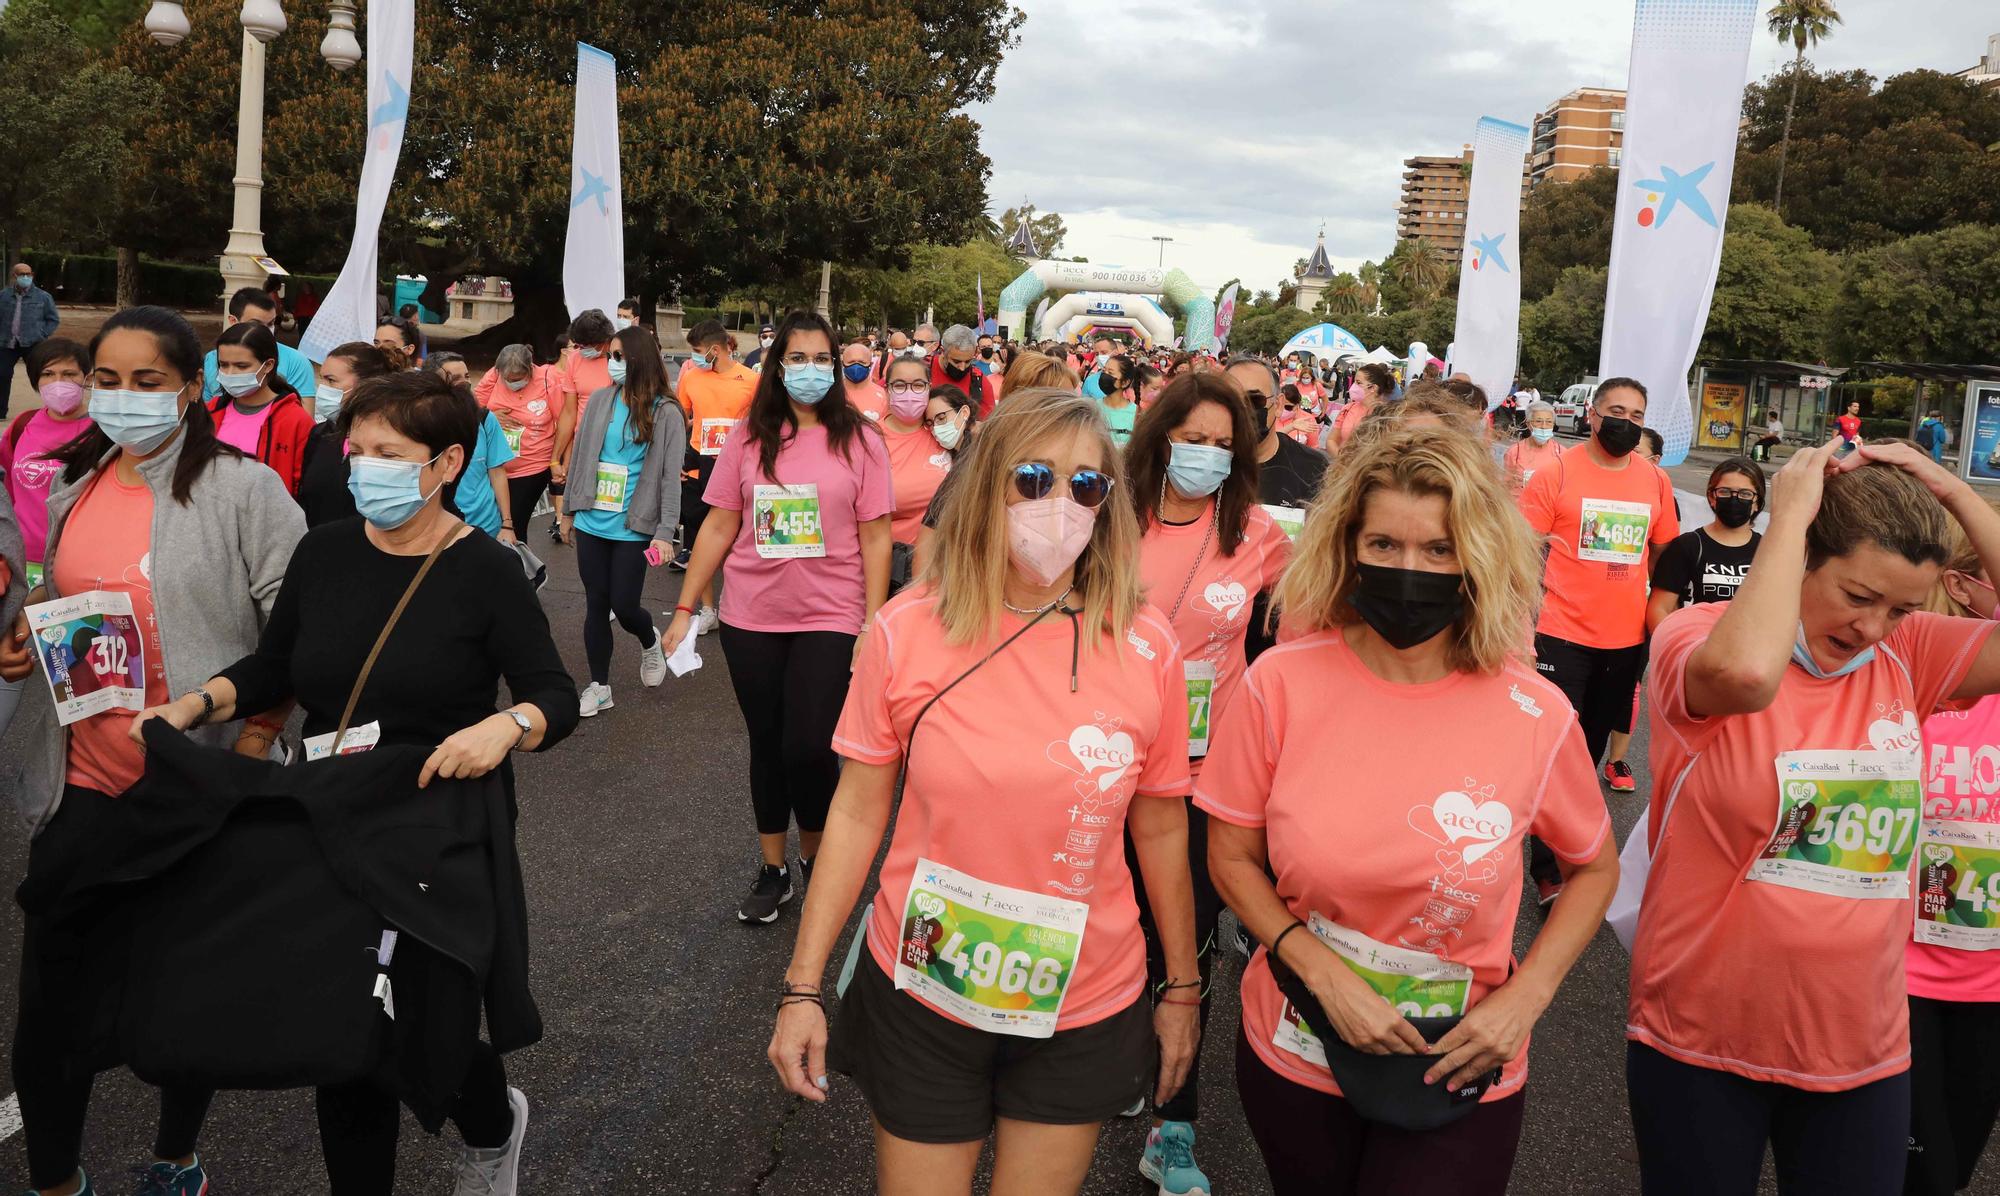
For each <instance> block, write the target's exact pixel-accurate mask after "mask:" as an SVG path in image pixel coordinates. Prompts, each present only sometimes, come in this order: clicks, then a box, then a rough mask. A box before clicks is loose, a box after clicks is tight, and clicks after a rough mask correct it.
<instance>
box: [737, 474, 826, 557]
mask: <svg viewBox="0 0 2000 1196" xmlns="http://www.w3.org/2000/svg"><path fill="white" fill-rule="evenodd" d="M750 499H751V506H752V508H753V509H752V511H751V520H752V527H754V528H755V530H756V535H757V555H758V556H761V557H787V556H825V555H826V535H825V531H824V529H823V528H822V526H821V524H820V512H819V486H818V485H816V484H814V483H811V482H807V483H805V484H804V485H799V486H758V487H757V488H756V489H755V490H754V491H752V493H751V495H750Z"/></svg>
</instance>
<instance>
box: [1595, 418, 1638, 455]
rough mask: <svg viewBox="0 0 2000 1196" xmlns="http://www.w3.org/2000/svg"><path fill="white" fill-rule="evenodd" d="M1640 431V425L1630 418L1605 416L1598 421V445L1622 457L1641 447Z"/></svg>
mask: <svg viewBox="0 0 2000 1196" xmlns="http://www.w3.org/2000/svg"><path fill="white" fill-rule="evenodd" d="M1639 431H1640V428H1639V425H1638V424H1636V423H1633V422H1632V421H1631V420H1629V419H1615V418H1613V417H1611V416H1609V415H1606V416H1603V417H1601V418H1599V419H1598V421H1597V447H1599V448H1601V449H1603V450H1604V451H1605V452H1607V453H1610V454H1611V455H1612V456H1614V457H1622V456H1624V455H1625V454H1626V453H1629V452H1631V451H1632V450H1633V449H1635V448H1638V447H1639Z"/></svg>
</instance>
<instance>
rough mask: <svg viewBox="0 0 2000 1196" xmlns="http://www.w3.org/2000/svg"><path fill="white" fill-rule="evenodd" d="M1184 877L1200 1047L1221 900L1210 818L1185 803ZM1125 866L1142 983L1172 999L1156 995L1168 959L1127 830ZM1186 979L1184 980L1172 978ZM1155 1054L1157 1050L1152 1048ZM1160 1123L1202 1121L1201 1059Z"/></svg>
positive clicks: (1182, 993)
mask: <svg viewBox="0 0 2000 1196" xmlns="http://www.w3.org/2000/svg"><path fill="white" fill-rule="evenodd" d="M1137 800H1139V801H1164V800H1166V799H1164V798H1157V797H1145V798H1139V799H1137ZM1187 817H1188V830H1187V844H1188V872H1189V873H1190V874H1191V875H1192V877H1193V879H1194V948H1195V953H1196V955H1195V963H1196V965H1197V967H1198V968H1199V969H1200V973H1201V1028H1202V1041H1204V1042H1206V1041H1207V1033H1208V1007H1209V1003H1210V997H1211V995H1212V994H1213V991H1214V990H1213V986H1212V984H1211V982H1210V981H1211V977H1212V976H1213V975H1214V972H1215V924H1216V922H1217V921H1218V920H1219V919H1220V918H1221V916H1222V897H1221V895H1220V894H1218V893H1217V892H1216V891H1215V882H1214V881H1212V880H1210V879H1209V876H1208V813H1207V812H1206V811H1204V810H1199V809H1196V808H1195V806H1194V804H1193V803H1191V802H1190V803H1188V812H1187ZM1125 864H1126V866H1127V867H1128V868H1130V869H1131V872H1132V894H1133V896H1135V897H1137V898H1138V899H1139V929H1140V930H1142V931H1144V932H1145V935H1146V982H1147V987H1148V990H1149V991H1150V992H1151V993H1152V994H1153V999H1154V1001H1155V1002H1157V1001H1158V1000H1159V999H1160V998H1162V997H1165V996H1168V995H1170V994H1168V993H1164V992H1161V991H1160V986H1161V985H1162V984H1165V983H1166V982H1167V953H1166V950H1165V949H1164V948H1163V947H1162V946H1161V945H1160V928H1159V927H1157V926H1155V925H1154V924H1153V906H1152V902H1150V901H1148V900H1147V899H1146V878H1145V877H1144V876H1143V875H1141V873H1140V871H1139V853H1138V851H1137V850H1136V849H1134V848H1133V846H1132V833H1131V830H1130V826H1129V824H1128V826H1127V830H1126V833H1125ZM1175 979H1186V977H1175ZM1174 994H1175V999H1176V1000H1186V999H1187V996H1188V990H1186V989H1184V988H1182V989H1175V990H1174ZM1155 1046H1156V1048H1157V1044H1155ZM1154 1112H1156V1113H1157V1114H1159V1117H1160V1120H1162V1121H1193V1120H1194V1119H1195V1118H1197V1117H1199V1116H1200V1115H1201V1055H1200V1053H1199V1052H1197V1053H1196V1054H1195V1057H1194V1062H1193V1063H1192V1064H1191V1065H1189V1067H1188V1074H1187V1082H1186V1083H1185V1084H1182V1085H1181V1090H1180V1091H1179V1092H1176V1093H1175V1094H1174V1095H1173V1096H1172V1097H1171V1098H1170V1099H1168V1101H1167V1103H1166V1104H1164V1105H1161V1106H1159V1107H1158V1108H1157V1109H1155V1110H1154Z"/></svg>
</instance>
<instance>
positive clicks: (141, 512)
mask: <svg viewBox="0 0 2000 1196" xmlns="http://www.w3.org/2000/svg"><path fill="white" fill-rule="evenodd" d="M117 475H118V469H117V466H116V465H112V466H109V467H107V468H106V469H105V470H104V471H103V472H101V473H99V474H98V475H97V476H96V477H95V478H93V479H92V480H91V482H90V484H89V486H88V487H87V488H86V489H85V490H84V492H83V495H82V497H80V498H78V499H77V501H76V506H74V507H72V508H71V509H70V513H69V517H68V518H67V519H66V520H65V521H64V522H63V527H62V536H61V539H60V542H59V544H58V545H57V549H56V559H55V560H54V561H53V562H51V568H52V569H53V570H54V573H55V585H56V592H57V593H60V594H65V595H71V596H74V595H77V594H82V593H85V592H86V591H89V590H104V591H106V592H107V593H114V594H125V595H128V596H129V597H130V598H131V599H132V617H133V618H134V619H135V620H136V621H137V622H138V624H139V627H140V634H142V635H143V636H145V643H146V705H148V706H158V705H160V704H161V703H163V702H165V701H166V700H167V696H168V695H167V670H166V664H165V662H164V661H163V660H162V659H161V657H160V624H159V620H157V619H156V618H154V617H153V581H152V568H153V561H152V556H153V492H152V491H151V490H149V489H147V488H146V486H145V484H144V483H141V484H139V485H137V486H127V485H126V484H125V483H123V482H121V481H119V480H118V476H117ZM135 713H137V712H136V711H130V710H106V711H102V712H101V713H98V714H93V715H91V716H90V717H89V718H86V719H84V720H82V721H81V722H76V723H71V724H70V727H69V772H68V780H69V783H70V784H72V785H81V786H83V787H84V788H86V789H95V790H97V791H98V792H100V793H109V794H112V795H114V796H115V795H117V794H120V793H123V792H125V791H126V790H127V789H130V788H131V787H132V785H133V783H134V782H136V781H137V780H138V779H139V776H140V774H141V773H143V772H145V771H146V758H145V755H144V753H142V752H141V751H140V750H139V745H138V744H136V743H133V742H132V740H131V739H130V738H129V737H128V735H127V732H129V731H130V730H131V729H132V715H133V714H135Z"/></svg>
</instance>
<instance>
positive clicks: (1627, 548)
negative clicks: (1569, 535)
mask: <svg viewBox="0 0 2000 1196" xmlns="http://www.w3.org/2000/svg"><path fill="white" fill-rule="evenodd" d="M1652 523H1653V509H1652V508H1651V507H1649V506H1647V505H1646V504H1645V503H1642V502H1616V501H1613V500H1612V499H1608V498H1586V499H1584V500H1583V521H1582V522H1581V523H1580V524H1578V526H1577V533H1576V555H1577V557H1578V559H1580V560H1586V561H1604V562H1605V563H1607V564H1613V565H1636V564H1638V563H1639V562H1640V561H1641V560H1643V559H1644V558H1645V555H1646V533H1647V531H1648V530H1649V529H1650V528H1651V527H1652Z"/></svg>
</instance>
